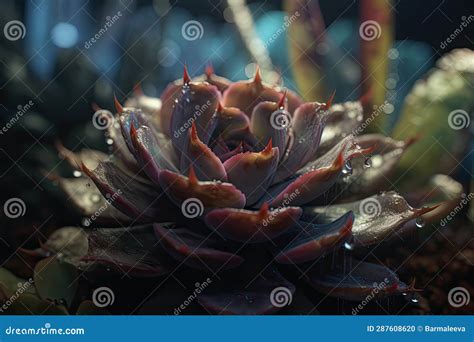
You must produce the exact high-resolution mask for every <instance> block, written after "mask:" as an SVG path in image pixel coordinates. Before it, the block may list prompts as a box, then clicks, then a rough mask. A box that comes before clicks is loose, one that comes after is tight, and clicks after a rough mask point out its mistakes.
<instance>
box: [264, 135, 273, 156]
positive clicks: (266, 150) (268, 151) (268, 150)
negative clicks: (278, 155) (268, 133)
mask: <svg viewBox="0 0 474 342" xmlns="http://www.w3.org/2000/svg"><path fill="white" fill-rule="evenodd" d="M272 148H273V145H272V138H270V140H268V143H267V146H265V148H264V149H263V150H262V152H261V153H262V154H263V155H269V154H271V153H272Z"/></svg>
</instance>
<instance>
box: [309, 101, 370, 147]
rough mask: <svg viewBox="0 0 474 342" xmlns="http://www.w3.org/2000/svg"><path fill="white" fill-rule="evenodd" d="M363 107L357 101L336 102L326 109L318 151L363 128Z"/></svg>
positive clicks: (332, 145)
mask: <svg viewBox="0 0 474 342" xmlns="http://www.w3.org/2000/svg"><path fill="white" fill-rule="evenodd" d="M362 119H363V108H362V104H361V103H360V102H359V101H354V102H344V103H336V104H334V105H332V106H331V107H330V108H329V109H328V115H327V116H326V123H325V127H324V131H323V134H322V136H321V143H320V146H319V148H318V153H319V154H320V155H321V154H324V153H326V152H327V151H329V150H330V149H331V148H333V147H334V146H335V145H336V144H337V143H338V142H339V141H341V140H342V139H344V138H345V137H347V136H349V135H351V134H352V135H356V134H358V133H359V130H358V128H359V127H360V131H362V130H363V128H362V126H361V122H362Z"/></svg>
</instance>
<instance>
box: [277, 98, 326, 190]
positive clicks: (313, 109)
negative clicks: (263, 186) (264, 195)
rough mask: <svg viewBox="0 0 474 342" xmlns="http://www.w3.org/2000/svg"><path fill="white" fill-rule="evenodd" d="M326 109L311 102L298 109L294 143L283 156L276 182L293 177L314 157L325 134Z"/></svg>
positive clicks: (293, 134) (295, 115)
mask: <svg viewBox="0 0 474 342" xmlns="http://www.w3.org/2000/svg"><path fill="white" fill-rule="evenodd" d="M325 108H326V107H325V106H324V104H320V103H317V102H311V103H305V104H303V105H301V106H300V107H298V108H297V109H296V111H295V113H294V115H293V119H292V121H291V130H292V142H291V145H290V146H289V148H288V149H287V150H286V152H285V154H284V156H282V162H281V163H280V165H279V167H278V170H277V174H276V177H275V182H279V181H281V180H284V179H285V178H287V177H289V176H291V175H293V174H294V173H295V172H296V171H297V170H299V169H300V168H301V167H303V166H304V165H305V164H306V163H307V162H308V161H310V160H311V157H313V156H314V154H315V153H316V150H317V149H318V146H319V142H320V140H321V134H322V133H323V128H324V121H325Z"/></svg>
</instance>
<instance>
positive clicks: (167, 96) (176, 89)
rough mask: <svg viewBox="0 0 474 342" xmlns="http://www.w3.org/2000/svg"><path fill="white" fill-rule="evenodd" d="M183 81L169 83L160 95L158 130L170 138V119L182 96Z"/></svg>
mask: <svg viewBox="0 0 474 342" xmlns="http://www.w3.org/2000/svg"><path fill="white" fill-rule="evenodd" d="M182 88H183V80H176V81H174V82H173V83H170V84H169V85H168V86H167V87H166V89H165V90H164V91H163V93H162V94H161V97H160V100H161V110H160V119H159V122H158V126H159V128H160V129H159V130H160V132H162V133H163V134H165V135H167V136H169V137H171V136H172V133H171V117H172V115H173V110H174V107H175V106H176V102H177V101H178V99H179V98H180V97H181V95H182V91H181V90H182Z"/></svg>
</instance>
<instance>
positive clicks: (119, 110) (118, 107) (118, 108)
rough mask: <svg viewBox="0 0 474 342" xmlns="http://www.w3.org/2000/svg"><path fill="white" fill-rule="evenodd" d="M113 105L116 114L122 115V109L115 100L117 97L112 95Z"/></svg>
mask: <svg viewBox="0 0 474 342" xmlns="http://www.w3.org/2000/svg"><path fill="white" fill-rule="evenodd" d="M114 105H115V110H116V111H117V113H119V114H120V113H123V107H122V105H121V104H120V102H119V100H117V97H116V96H115V95H114Z"/></svg>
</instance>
